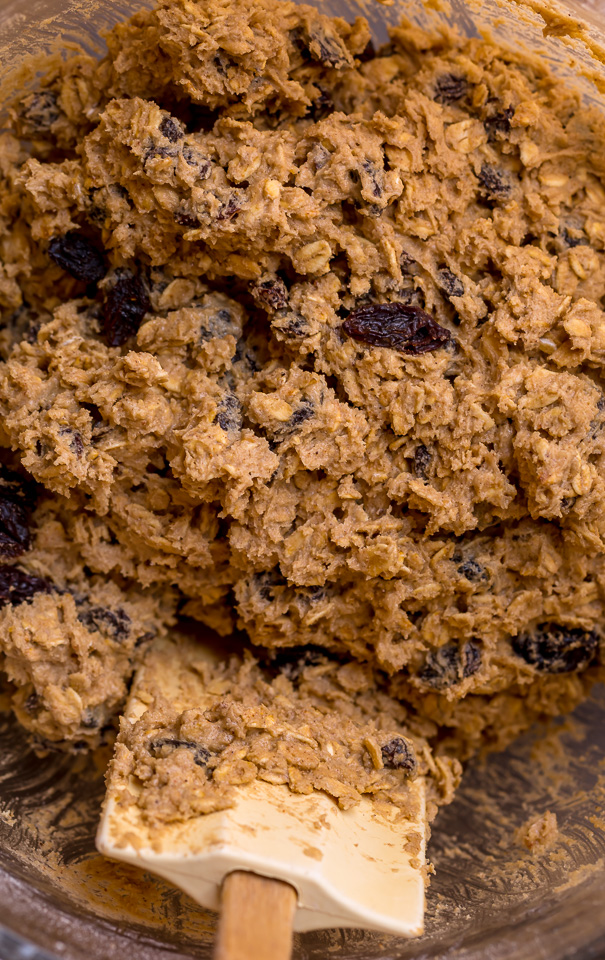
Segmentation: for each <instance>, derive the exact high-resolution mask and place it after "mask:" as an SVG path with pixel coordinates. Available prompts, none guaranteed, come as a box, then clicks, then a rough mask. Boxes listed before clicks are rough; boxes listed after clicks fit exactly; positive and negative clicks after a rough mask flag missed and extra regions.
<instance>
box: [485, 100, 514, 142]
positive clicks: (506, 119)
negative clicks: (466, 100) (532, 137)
mask: <svg viewBox="0 0 605 960" xmlns="http://www.w3.org/2000/svg"><path fill="white" fill-rule="evenodd" d="M514 112H515V110H514V107H506V109H505V110H503V111H502V113H496V114H494V115H493V116H492V117H487V118H486V119H485V120H484V121H483V126H484V127H485V130H486V132H487V139H488V140H489V142H490V143H492V142H493V141H494V140H497V139H498V137H497V135H498V134H499V133H509V132H510V122H511V119H512V117H513V114H514Z"/></svg>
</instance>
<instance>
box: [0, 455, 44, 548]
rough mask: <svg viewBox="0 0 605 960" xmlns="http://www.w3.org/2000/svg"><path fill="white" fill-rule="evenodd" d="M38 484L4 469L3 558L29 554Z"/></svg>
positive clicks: (0, 487) (0, 497)
mask: <svg viewBox="0 0 605 960" xmlns="http://www.w3.org/2000/svg"><path fill="white" fill-rule="evenodd" d="M35 502H36V484H35V483H34V482H33V481H31V480H28V479H26V478H24V477H21V476H19V474H17V473H13V471H12V470H9V469H8V468H7V467H4V466H0V556H3V557H18V556H19V555H20V554H22V553H24V552H25V551H26V550H29V547H30V533H29V518H30V513H31V510H32V508H33V507H34V506H35Z"/></svg>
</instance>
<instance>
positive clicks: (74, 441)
mask: <svg viewBox="0 0 605 960" xmlns="http://www.w3.org/2000/svg"><path fill="white" fill-rule="evenodd" d="M69 445H70V447H71V449H72V450H73V452H74V453H75V455H76V457H77V458H78V460H81V459H82V454H83V453H84V441H83V440H82V437H81V435H80V434H79V433H78V432H77V430H76V431H74V435H73V437H72V438H71V441H70V444H69Z"/></svg>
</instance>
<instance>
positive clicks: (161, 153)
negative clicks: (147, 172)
mask: <svg viewBox="0 0 605 960" xmlns="http://www.w3.org/2000/svg"><path fill="white" fill-rule="evenodd" d="M177 155H178V150H176V149H175V147H165V146H164V145H163V144H160V143H154V142H153V141H151V142H150V146H149V148H148V150H147V152H146V154H145V156H144V157H143V162H144V163H147V161H148V160H174V159H175V158H176V156H177Z"/></svg>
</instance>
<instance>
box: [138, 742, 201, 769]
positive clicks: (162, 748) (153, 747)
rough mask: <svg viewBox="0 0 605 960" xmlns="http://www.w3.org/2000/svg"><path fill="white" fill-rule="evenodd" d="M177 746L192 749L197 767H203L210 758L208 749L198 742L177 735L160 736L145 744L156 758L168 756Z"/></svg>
mask: <svg viewBox="0 0 605 960" xmlns="http://www.w3.org/2000/svg"><path fill="white" fill-rule="evenodd" d="M179 747H185V749H186V750H193V751H194V754H193V762H194V763H195V764H196V766H198V767H205V766H206V764H207V763H208V761H209V760H210V751H209V750H207V749H206V747H203V746H202V745H201V744H199V743H194V742H193V741H192V740H179V739H178V738H177V737H160V738H159V739H158V740H153V741H152V742H151V743H149V744H148V745H147V749H148V750H149V753H150V754H151V756H152V757H154V758H155V759H156V760H161V759H162V758H165V757H169V756H170V754H171V753H172V751H173V750H177V749H178V748H179Z"/></svg>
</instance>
